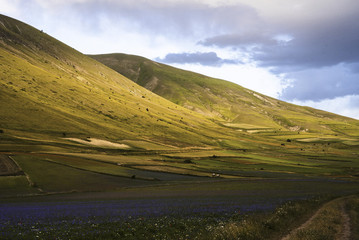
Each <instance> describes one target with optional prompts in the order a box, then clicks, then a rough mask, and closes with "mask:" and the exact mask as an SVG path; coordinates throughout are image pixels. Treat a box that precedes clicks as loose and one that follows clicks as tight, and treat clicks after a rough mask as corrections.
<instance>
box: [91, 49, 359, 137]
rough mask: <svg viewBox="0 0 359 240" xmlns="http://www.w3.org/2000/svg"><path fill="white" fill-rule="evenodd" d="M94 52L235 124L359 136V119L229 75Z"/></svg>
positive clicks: (146, 83) (152, 86)
mask: <svg viewBox="0 0 359 240" xmlns="http://www.w3.org/2000/svg"><path fill="white" fill-rule="evenodd" d="M91 57H92V58H94V59H96V60H98V61H99V62H102V63H103V64H105V65H107V66H108V67H110V68H112V69H114V70H116V71H117V72H119V73H121V74H123V75H124V76H126V77H128V78H130V79H131V80H132V81H134V82H136V83H138V84H140V85H141V86H143V87H145V88H147V89H148V90H151V91H153V92H154V93H156V94H158V95H160V96H163V97H164V98H166V99H168V100H170V101H172V102H174V103H176V104H179V105H181V106H183V107H186V108H188V109H191V110H193V111H196V112H198V113H201V114H203V115H205V116H207V117H210V118H216V119H221V120H222V121H225V122H230V123H232V124H251V125H258V126H262V127H269V128H275V129H283V128H284V129H288V130H291V131H310V132H314V133H323V134H344V135H346V134H348V135H354V136H358V130H359V121H357V120H354V119H351V118H347V117H343V116H339V115H336V114H332V113H328V112H325V111H321V110H316V109H313V108H309V107H301V106H296V105H293V104H289V103H286V102H283V101H280V100H276V99H274V98H271V97H268V96H265V95H263V94H259V93H256V92H254V91H251V90H249V89H246V88H243V87H241V86H239V85H237V84H234V83H231V82H228V81H224V80H219V79H214V78H210V77H207V76H204V75H200V74H197V73H193V72H189V71H185V70H181V69H177V68H174V67H171V66H168V65H165V64H160V63H156V62H154V61H151V60H149V59H146V58H143V57H139V56H133V55H126V54H104V55H91ZM353 130H354V131H353Z"/></svg>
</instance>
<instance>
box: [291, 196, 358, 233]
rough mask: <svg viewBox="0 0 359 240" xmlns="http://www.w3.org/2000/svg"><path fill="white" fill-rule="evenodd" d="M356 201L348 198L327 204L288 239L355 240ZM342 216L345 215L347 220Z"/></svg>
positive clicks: (356, 197) (356, 228)
mask: <svg viewBox="0 0 359 240" xmlns="http://www.w3.org/2000/svg"><path fill="white" fill-rule="evenodd" d="M357 201H358V196H350V197H346V198H340V199H336V200H335V201H332V202H329V203H328V204H326V205H324V207H322V208H321V209H320V210H319V212H318V214H317V215H316V216H315V218H313V220H312V221H310V222H309V223H308V224H307V225H306V226H305V227H303V228H301V229H298V230H297V231H296V232H294V233H292V234H291V236H290V239H294V240H299V239H308V240H311V239H313V240H314V239H346V238H348V237H350V239H356V236H357V233H358V225H355V224H356V223H357V218H356V215H357V214H358V208H357V206H356V204H355V203H356V202H357ZM347 212H349V213H350V215H348V214H347ZM343 214H345V215H347V219H346V218H344V217H343ZM346 220H348V222H346ZM351 234H352V236H350V235H351Z"/></svg>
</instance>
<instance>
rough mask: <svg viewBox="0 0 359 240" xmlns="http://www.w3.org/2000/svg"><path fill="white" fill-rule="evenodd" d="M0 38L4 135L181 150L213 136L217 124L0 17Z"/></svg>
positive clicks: (1, 125)
mask: <svg viewBox="0 0 359 240" xmlns="http://www.w3.org/2000/svg"><path fill="white" fill-rule="evenodd" d="M0 38H1V41H0V66H1V73H0V80H1V82H0V84H1V85H0V101H1V103H2V104H1V108H0V129H3V130H4V131H5V132H11V131H13V130H18V131H26V132H34V133H43V134H48V135H51V136H56V137H62V136H67V137H87V136H91V137H99V138H109V139H112V140H124V139H126V140H134V139H141V140H144V139H146V140H151V139H153V140H155V141H156V142H160V143H168V144H170V145H186V146H189V145H190V146H203V145H207V144H208V143H210V144H211V141H212V140H211V138H212V137H205V135H209V136H210V135H211V134H213V136H215V135H216V133H215V132H216V130H215V125H214V124H213V123H212V122H210V121H209V120H207V119H206V118H205V117H203V116H201V115H200V114H194V113H193V112H191V111H188V110H187V109H185V108H182V107H180V106H178V105H175V104H173V103H172V102H170V101H167V100H165V99H163V98H161V97H159V96H157V95H155V94H153V93H152V92H150V91H148V90H146V89H145V88H142V87H140V86H139V85H137V84H134V83H133V82H132V81H130V80H128V79H127V78H126V77H123V76H122V75H120V74H118V73H117V72H115V71H113V70H111V69H109V68H107V67H105V66H104V65H102V64H100V63H98V62H96V61H95V60H93V59H91V58H89V57H87V56H85V55H83V54H81V53H80V52H77V51H76V50H74V49H72V48H71V47H69V46H66V45H65V44H63V43H61V42H59V41H57V40H56V39H54V38H52V37H50V36H48V35H47V34H46V33H43V32H42V31H39V30H37V29H35V28H32V27H30V26H28V25H26V24H24V23H21V22H19V21H16V20H14V19H10V18H8V17H5V16H0ZM211 129H213V130H214V131H213V132H212V133H210V132H211ZM204 131H205V132H206V133H204Z"/></svg>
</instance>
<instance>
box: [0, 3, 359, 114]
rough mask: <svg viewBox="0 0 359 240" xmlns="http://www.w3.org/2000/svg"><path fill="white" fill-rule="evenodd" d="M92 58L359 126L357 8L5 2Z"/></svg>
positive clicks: (4, 10) (1, 6) (16, 14)
mask: <svg viewBox="0 0 359 240" xmlns="http://www.w3.org/2000/svg"><path fill="white" fill-rule="evenodd" d="M0 13H1V14H4V15H7V16H10V17H13V18H16V19H19V20H21V21H24V22H26V23H28V24H30V25H32V26H34V27H36V28H38V29H41V30H43V31H44V32H46V33H48V34H49V35H51V36H53V37H55V38H57V39H59V40H60V41H62V42H64V43H66V44H68V45H70V46H71V47H73V48H75V49H77V50H79V51H80V52H82V53H86V54H102V53H128V54H135V55H140V56H144V57H147V58H150V59H152V60H155V61H159V62H162V63H166V64H169V65H172V66H175V67H179V68H182V69H187V70H191V71H194V72H199V73H202V74H205V75H208V76H211V77H216V78H220V79H225V80H228V81H232V82H235V83H237V84H239V85H241V86H243V87H246V88H249V89H251V90H254V91H257V92H260V93H263V94H266V95H268V96H271V97H274V98H278V99H281V100H284V101H287V102H291V103H295V104H298V105H305V106H311V107H314V108H318V109H323V110H326V111H330V112H334V113H337V114H341V115H344V116H349V117H352V118H356V119H359V1H358V0H341V1H338V0H315V1H313V0H271V1H268V0H136V1H133V0H0Z"/></svg>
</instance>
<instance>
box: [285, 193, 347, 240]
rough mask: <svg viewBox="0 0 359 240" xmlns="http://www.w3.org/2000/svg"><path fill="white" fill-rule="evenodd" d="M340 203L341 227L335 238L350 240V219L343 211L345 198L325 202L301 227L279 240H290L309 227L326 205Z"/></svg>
mask: <svg viewBox="0 0 359 240" xmlns="http://www.w3.org/2000/svg"><path fill="white" fill-rule="evenodd" d="M338 200H339V201H340V203H339V204H340V214H341V219H342V221H341V222H342V227H341V230H342V231H341V232H340V233H339V236H338V237H337V238H336V239H337V240H350V235H351V232H350V218H349V215H348V214H347V213H346V211H345V207H344V205H345V198H341V199H334V200H332V201H330V202H327V203H326V204H324V205H323V206H322V207H321V208H319V209H318V210H317V211H316V212H315V213H314V214H313V215H312V216H311V217H310V218H309V219H308V220H307V221H306V222H304V223H303V224H302V225H300V226H299V227H298V228H296V229H294V230H292V231H291V232H290V233H289V234H288V235H286V236H285V237H283V238H282V239H281V240H290V239H291V237H292V236H294V235H295V234H296V233H297V232H298V231H299V230H302V229H305V228H307V227H308V226H309V225H311V224H312V222H313V220H314V219H315V218H317V217H318V215H319V214H320V212H321V211H323V209H325V208H326V207H327V206H328V205H330V204H332V203H333V202H336V201H338Z"/></svg>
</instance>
